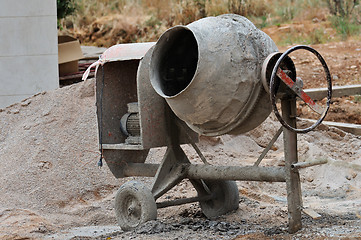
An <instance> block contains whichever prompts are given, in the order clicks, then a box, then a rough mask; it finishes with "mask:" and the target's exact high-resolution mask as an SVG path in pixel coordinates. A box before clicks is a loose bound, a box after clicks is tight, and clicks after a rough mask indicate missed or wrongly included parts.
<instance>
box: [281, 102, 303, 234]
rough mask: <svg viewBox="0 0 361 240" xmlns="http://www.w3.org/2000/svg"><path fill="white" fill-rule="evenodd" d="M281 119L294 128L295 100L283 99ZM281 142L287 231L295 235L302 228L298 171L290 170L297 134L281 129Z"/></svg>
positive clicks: (295, 161)
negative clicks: (282, 142) (285, 190)
mask: <svg viewBox="0 0 361 240" xmlns="http://www.w3.org/2000/svg"><path fill="white" fill-rule="evenodd" d="M281 105H282V117H283V119H284V120H285V121H286V122H287V123H288V124H289V125H290V126H292V127H294V128H296V99H295V98H291V99H283V100H282V101H281ZM283 141H284V153H285V177H286V188H287V203H288V223H289V226H288V231H289V232H290V233H295V232H297V231H298V230H300V229H301V228H302V222H301V211H302V194H301V182H300V175H299V172H298V169H295V168H292V167H291V166H292V164H296V163H297V162H298V156H297V133H295V132H293V131H290V130H289V129H287V128H285V127H283Z"/></svg>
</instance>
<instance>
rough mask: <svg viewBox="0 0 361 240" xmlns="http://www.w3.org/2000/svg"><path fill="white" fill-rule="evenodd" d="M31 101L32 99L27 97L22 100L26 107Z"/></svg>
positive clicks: (22, 104)
mask: <svg viewBox="0 0 361 240" xmlns="http://www.w3.org/2000/svg"><path fill="white" fill-rule="evenodd" d="M30 103H31V99H26V100H25V101H23V102H21V106H23V107H26V106H28V105H29V104H30Z"/></svg>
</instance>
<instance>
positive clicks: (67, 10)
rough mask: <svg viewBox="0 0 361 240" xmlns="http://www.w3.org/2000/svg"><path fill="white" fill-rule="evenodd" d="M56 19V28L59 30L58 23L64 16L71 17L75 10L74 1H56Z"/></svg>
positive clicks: (59, 25)
mask: <svg viewBox="0 0 361 240" xmlns="http://www.w3.org/2000/svg"><path fill="white" fill-rule="evenodd" d="M56 7H57V18H58V28H61V24H60V21H61V19H63V18H65V17H66V16H69V15H72V14H73V13H74V12H75V10H76V3H75V1H74V0H57V1H56Z"/></svg>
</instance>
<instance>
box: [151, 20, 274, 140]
mask: <svg viewBox="0 0 361 240" xmlns="http://www.w3.org/2000/svg"><path fill="white" fill-rule="evenodd" d="M277 51H278V49H277V47H276V45H275V43H274V42H273V41H272V39H271V38H270V37H269V36H268V35H266V34H265V33H264V32H262V31H261V30H259V29H257V28H256V27H255V26H254V25H253V24H252V23H251V22H250V21H249V20H248V19H246V18H244V17H241V16H239V15H234V14H227V15H221V16H218V17H208V18H203V19H201V20H198V21H196V22H193V23H191V24H189V25H187V26H176V27H174V28H171V29H169V30H167V31H166V32H165V33H164V34H163V35H162V36H161V37H160V39H159V40H158V42H157V44H156V46H155V48H154V51H153V55H152V59H151V66H150V80H151V83H152V86H153V87H154V89H155V90H156V92H157V93H158V94H159V95H161V96H162V97H164V98H165V99H166V101H167V103H168V104H169V106H170V107H171V109H172V110H173V111H174V113H175V114H176V115H177V116H178V117H179V118H180V119H182V120H183V121H185V122H186V123H187V124H188V125H189V127H190V128H191V129H193V130H194V131H196V132H198V133H200V134H203V135H208V136H217V135H221V134H226V133H230V134H239V133H244V132H247V131H250V130H252V129H253V128H255V127H256V126H258V125H259V124H261V123H262V122H263V121H264V120H265V119H266V118H267V117H268V115H269V114H270V112H271V105H270V101H269V95H268V94H267V93H266V92H265V90H264V88H263V86H262V83H261V68H262V63H263V61H264V59H265V58H266V57H267V56H268V55H269V54H270V53H272V52H277Z"/></svg>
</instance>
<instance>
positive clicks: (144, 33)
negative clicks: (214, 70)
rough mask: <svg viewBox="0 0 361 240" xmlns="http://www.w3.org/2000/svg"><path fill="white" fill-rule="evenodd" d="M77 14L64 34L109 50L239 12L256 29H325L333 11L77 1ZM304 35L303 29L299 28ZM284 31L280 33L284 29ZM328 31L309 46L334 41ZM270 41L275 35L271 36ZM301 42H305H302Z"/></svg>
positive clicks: (314, 1)
mask: <svg viewBox="0 0 361 240" xmlns="http://www.w3.org/2000/svg"><path fill="white" fill-rule="evenodd" d="M75 1H76V2H77V4H78V11H77V12H76V14H75V15H73V16H70V17H67V18H66V19H64V20H63V21H62V25H63V30H62V32H63V33H67V34H71V35H73V36H75V37H77V38H78V39H80V41H81V42H82V44H87V45H97V46H105V47H109V46H111V45H114V44H118V43H128V42H145V41H156V40H157V39H158V38H159V36H160V35H161V34H162V33H163V32H164V31H165V30H166V29H168V28H169V27H172V26H175V25H185V24H188V23H190V22H193V21H195V20H197V19H200V18H203V17H206V16H217V15H220V14H225V13H236V14H240V15H243V16H246V17H248V18H250V19H251V21H253V22H254V23H255V24H256V26H258V27H260V28H265V27H269V26H277V27H280V26H281V25H282V24H290V23H293V22H296V23H298V22H302V21H319V22H323V23H322V28H323V26H324V25H327V24H325V23H324V22H327V21H328V15H329V11H328V9H327V6H326V4H325V2H324V1H318V0H294V1H286V0H280V1H276V0H252V1H251V0H178V1H176V0H75ZM300 31H302V29H300ZM281 32H282V31H281ZM328 32H329V31H328V30H327V31H323V30H322V29H319V30H317V34H316V35H315V34H314V32H313V33H312V34H313V35H314V36H310V37H308V38H307V39H308V40H307V41H306V42H307V43H308V42H310V43H313V42H315V43H321V42H325V41H328V40H330V38H329V37H327V36H326V34H328ZM294 35H295V36H297V38H292V36H287V41H284V39H285V38H284V37H282V36H281V37H279V36H277V37H276V38H277V39H278V38H281V39H283V42H282V41H280V43H281V44H282V43H283V44H289V43H293V42H299V41H300V39H299V38H300V36H301V38H303V35H304V34H298V33H297V34H294ZM271 37H272V36H271ZM301 40H302V39H301Z"/></svg>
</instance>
